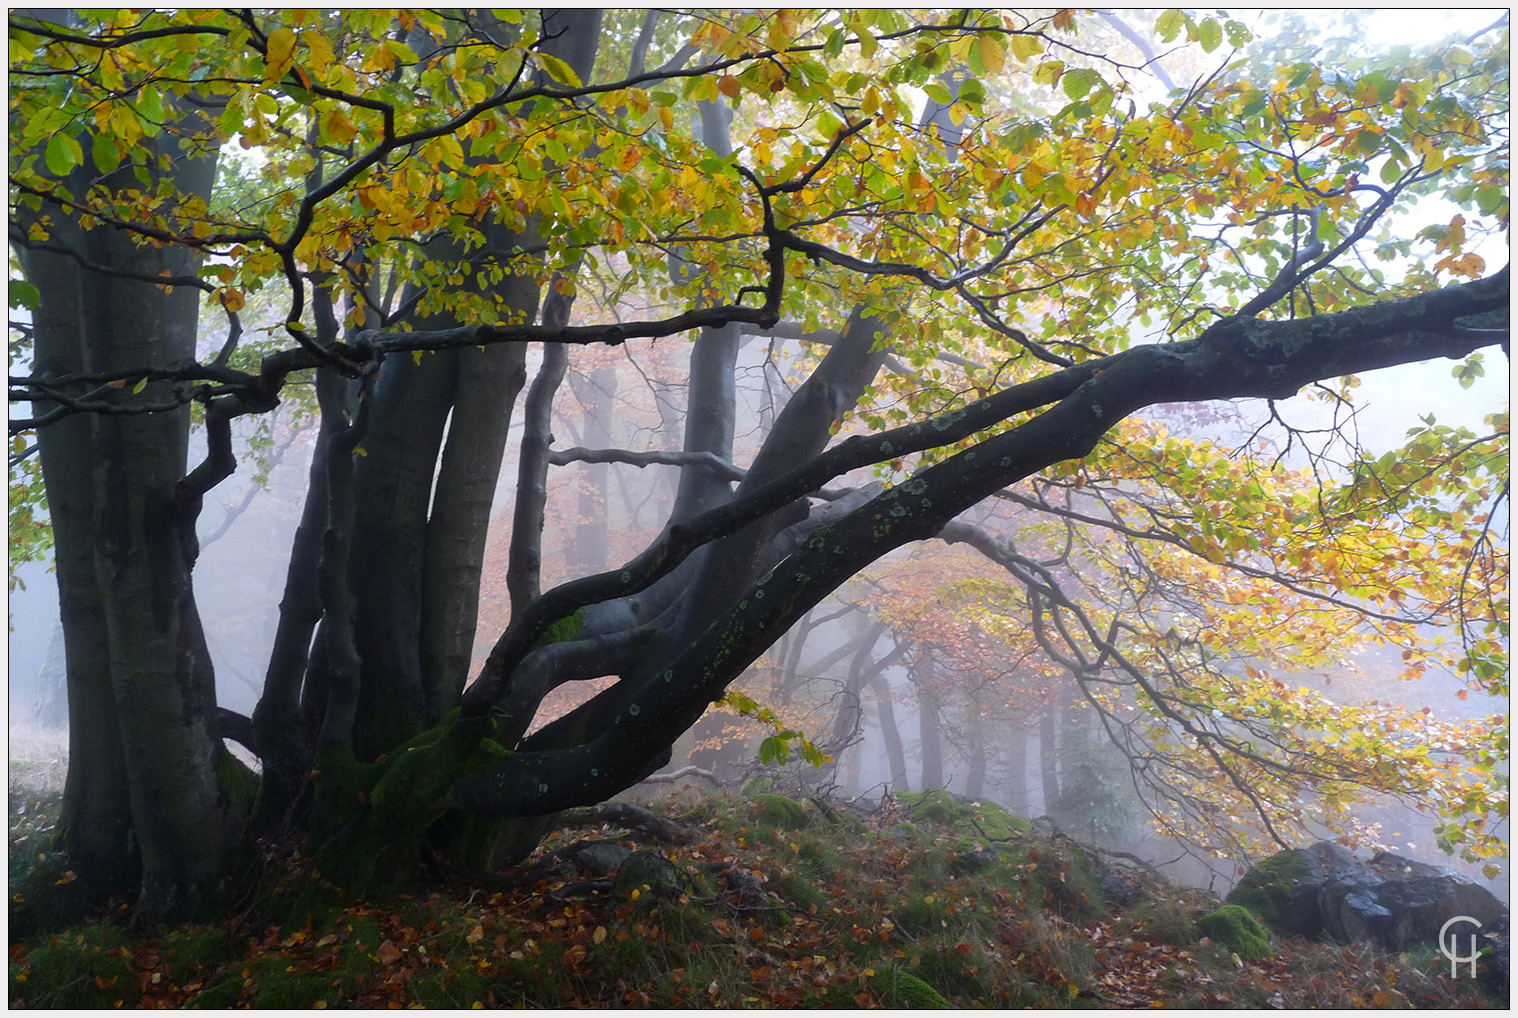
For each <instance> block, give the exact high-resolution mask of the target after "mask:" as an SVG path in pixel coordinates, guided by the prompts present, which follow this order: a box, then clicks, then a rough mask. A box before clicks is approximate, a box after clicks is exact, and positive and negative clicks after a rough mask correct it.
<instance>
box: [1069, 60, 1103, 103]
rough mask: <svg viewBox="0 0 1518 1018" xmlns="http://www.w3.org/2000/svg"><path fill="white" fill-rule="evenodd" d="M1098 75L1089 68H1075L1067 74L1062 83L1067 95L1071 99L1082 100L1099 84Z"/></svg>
mask: <svg viewBox="0 0 1518 1018" xmlns="http://www.w3.org/2000/svg"><path fill="white" fill-rule="evenodd" d="M1097 80H1098V78H1097V74H1096V72H1095V71H1093V70H1091V68H1089V67H1073V68H1071V69H1070V70H1069V71H1066V72H1065V76H1064V79H1063V81H1062V84H1063V87H1064V89H1065V95H1067V96H1069V97H1070V98H1071V99H1080V98H1082V97H1083V96H1085V94H1086V93H1087V92H1089V91H1091V89H1092V87H1093V86H1095V85H1096V83H1097Z"/></svg>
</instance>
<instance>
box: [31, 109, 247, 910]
mask: <svg viewBox="0 0 1518 1018" xmlns="http://www.w3.org/2000/svg"><path fill="white" fill-rule="evenodd" d="M177 137H178V132H165V133H164V135H163V138H162V140H161V148H162V149H163V151H162V155H163V156H164V157H166V158H168V159H171V160H173V161H174V165H173V168H172V170H170V171H167V173H166V179H167V181H168V182H169V183H171V184H172V185H173V187H174V188H176V189H177V191H178V193H180V194H183V195H190V196H199V197H200V198H202V199H204V198H206V197H208V196H209V194H210V189H211V183H212V180H213V178H214V176H215V157H214V156H211V157H203V158H199V159H185V158H183V156H182V155H181V153H179V151H178V149H177V144H176V139H177ZM70 183H71V184H72V185H73V187H74V189H75V193H77V194H83V193H85V191H86V190H87V188H88V186H89V181H88V179H87V175H85V174H83V173H80V172H76V174H75V179H73V180H71V181H70ZM102 183H103V184H104V185H105V186H107V187H133V188H135V187H138V186H139V184H138V183H137V181H136V180H135V178H134V177H132V175H131V173H130V171H119V172H118V173H116V174H113V175H112V176H110V177H107V178H105V180H104V181H103V182H102ZM43 215H46V216H47V217H48V218H49V219H50V221H51V230H52V237H53V239H54V240H55V241H59V242H62V243H63V244H64V245H66V246H67V247H68V248H70V249H72V250H75V251H78V252H82V253H83V254H84V256H85V257H86V258H87V259H88V260H89V261H90V262H91V263H92V264H93V265H96V266H103V267H105V271H101V272H96V271H94V270H90V269H85V268H82V267H81V266H80V265H79V264H78V263H77V262H74V261H72V260H70V259H67V258H63V257H61V256H58V255H53V254H47V253H43V252H28V251H25V250H22V251H21V252H20V257H21V262H22V266H23V269H24V271H25V272H26V274H27V277H28V279H29V280H30V281H31V282H32V283H33V285H35V286H36V287H37V289H38V292H39V295H40V296H39V304H38V307H37V310H36V317H35V323H36V342H35V355H36V369H37V371H38V373H43V374H59V373H66V372H73V371H84V372H101V371H109V370H113V369H117V370H119V369H122V368H127V367H133V366H137V365H142V364H164V363H175V362H180V361H186V360H189V359H191V358H193V356H194V353H195V330H196V317H197V313H198V305H199V298H200V292H199V291H198V290H196V289H193V288H190V287H184V286H180V287H176V288H174V289H173V291H172V292H170V293H165V292H163V291H162V290H161V289H160V288H159V287H157V286H155V285H154V284H152V283H145V282H140V281H136V280H131V279H125V278H118V277H116V276H113V275H111V274H109V270H110V269H112V268H115V267H120V268H121V269H123V270H124V271H129V272H132V273H136V274H141V273H144V272H147V273H149V274H152V273H159V272H161V273H163V274H165V275H175V276H178V275H187V274H191V273H193V271H194V262H193V258H192V257H191V255H190V254H189V253H188V252H187V251H185V250H184V249H182V248H176V247H159V248H150V247H140V246H138V245H136V244H133V243H132V242H131V241H130V240H129V239H128V238H127V236H126V235H125V234H121V233H118V232H116V231H113V230H109V229H106V228H104V227H96V228H94V229H90V230H84V229H81V228H80V227H79V225H78V221H77V219H76V218H75V217H74V216H73V214H72V213H70V212H68V211H66V210H64V209H62V208H58V207H48V206H44V210H43ZM142 396H143V397H144V398H146V399H154V398H158V399H167V398H169V397H170V396H171V390H170V387H169V384H168V383H166V382H153V383H149V384H148V385H147V386H146V387H145V388H144V389H143V390H142ZM36 409H37V410H38V411H42V410H44V409H46V407H41V406H39V407H37V408H36ZM188 433H189V411H188V409H183V410H179V411H176V412H171V413H164V414H156V415H143V416H111V415H98V416H93V417H89V418H84V417H79V418H72V419H66V420H64V421H61V422H58V423H57V424H55V425H54V426H52V427H49V428H44V429H42V432H41V434H40V435H39V445H40V454H41V456H42V466H43V474H44V480H45V483H46V485H47V489H48V497H49V503H50V506H51V507H52V522H53V530H54V537H55V541H56V542H57V548H58V579H59V600H60V609H61V613H62V621H63V626H64V640H65V647H66V653H67V657H68V665H67V668H68V676H69V714H70V729H71V731H70V738H71V749H72V752H71V755H70V761H69V777H68V780H67V783H66V786H65V797H64V807H63V814H62V817H61V820H60V837H61V841H62V844H63V846H64V847H65V848H66V849H67V850H68V852H69V853H70V856H71V858H72V860H73V861H74V863H75V865H76V866H77V867H78V869H79V870H80V871H82V872H83V873H84V879H85V880H86V882H87V885H88V886H89V887H90V889H91V890H93V891H96V892H112V891H116V892H123V891H129V890H131V888H130V886H129V881H131V880H133V879H134V877H138V878H139V879H140V895H139V897H138V909H139V911H140V913H141V914H143V915H146V916H152V917H163V918H170V917H177V916H185V915H190V914H193V913H194V912H195V911H196V910H197V909H198V908H200V907H201V905H202V904H203V903H204V902H205V900H206V899H207V898H208V897H209V896H211V895H213V894H214V892H215V889H216V886H217V885H218V883H219V881H220V878H221V875H222V866H223V861H224V859H225V857H226V853H227V850H228V849H229V847H230V845H231V844H232V841H233V839H234V838H235V837H236V836H237V835H238V833H240V823H241V816H242V814H241V810H240V809H238V808H233V806H232V804H231V803H230V802H229V800H228V798H227V796H226V794H225V792H224V790H223V789H222V788H221V786H220V784H219V779H218V770H217V762H218V757H219V755H220V754H222V753H224V752H225V751H224V750H223V749H222V747H221V746H220V742H219V739H218V736H217V731H216V692H215V682H214V676H213V674H212V672H211V665H210V659H209V655H208V654H207V652H206V648H205V640H204V634H203V633H202V631H201V628H200V620H199V616H198V614H197V612H196V608H195V602H194V593H193V589H192V586H191V583H190V574H191V570H192V569H193V567H194V562H195V555H196V542H195V531H194V527H195V517H196V515H197V514H198V512H199V494H198V493H196V495H195V497H194V498H191V499H186V498H182V497H181V492H180V488H179V485H180V481H181V479H182V478H184V476H185V467H186V455H187V443H188ZM139 874H140V877H139Z"/></svg>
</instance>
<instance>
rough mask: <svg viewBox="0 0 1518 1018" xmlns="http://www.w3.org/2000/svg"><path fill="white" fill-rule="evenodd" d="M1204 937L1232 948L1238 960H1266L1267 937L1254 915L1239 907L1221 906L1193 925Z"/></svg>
mask: <svg viewBox="0 0 1518 1018" xmlns="http://www.w3.org/2000/svg"><path fill="white" fill-rule="evenodd" d="M1196 925H1197V929H1198V930H1200V931H1201V932H1202V935H1203V936H1206V937H1210V938H1212V940H1214V941H1216V942H1217V943H1219V944H1226V945H1227V946H1228V947H1230V948H1232V949H1233V951H1234V953H1236V954H1237V955H1238V956H1239V957H1240V958H1243V959H1245V960H1246V961H1257V960H1259V959H1260V958H1265V957H1269V955H1270V953H1271V950H1270V934H1269V933H1267V932H1266V930H1265V927H1264V926H1263V925H1262V924H1261V923H1260V921H1259V920H1258V919H1256V918H1255V917H1254V913H1252V912H1250V911H1249V909H1247V908H1244V907H1243V906H1242V905H1224V906H1223V907H1222V908H1220V909H1218V910H1217V911H1216V912H1208V913H1207V914H1206V915H1204V916H1202V917H1201V918H1200V919H1198V920H1197V921H1196Z"/></svg>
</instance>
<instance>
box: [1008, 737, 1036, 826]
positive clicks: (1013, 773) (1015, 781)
mask: <svg viewBox="0 0 1518 1018" xmlns="http://www.w3.org/2000/svg"><path fill="white" fill-rule="evenodd" d="M1003 787H1004V788H1005V789H1006V792H1005V795H1006V797H1007V800H1006V803H1007V808H1008V809H1009V810H1011V811H1012V812H1013V813H1014V814H1015V815H1017V816H1020V817H1026V816H1029V815H1030V806H1029V799H1030V798H1031V797H1030V796H1029V795H1028V730H1027V729H1026V728H1025V727H1023V723H1022V722H1018V723H1016V724H1015V725H1012V726H1010V727H1009V728H1008V730H1007V774H1006V781H1005V783H1004V785H1003Z"/></svg>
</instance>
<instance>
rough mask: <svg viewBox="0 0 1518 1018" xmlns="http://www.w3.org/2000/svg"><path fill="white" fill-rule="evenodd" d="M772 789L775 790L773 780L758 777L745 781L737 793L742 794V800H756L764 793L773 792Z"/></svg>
mask: <svg viewBox="0 0 1518 1018" xmlns="http://www.w3.org/2000/svg"><path fill="white" fill-rule="evenodd" d="M774 789H775V779H774V778H765V777H758V778H749V779H748V780H747V781H745V782H744V783H743V787H742V788H741V789H739V791H740V792H741V793H742V795H743V797H744V798H746V799H753V798H756V797H758V796H761V795H764V794H765V793H766V792H772V791H774Z"/></svg>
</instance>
